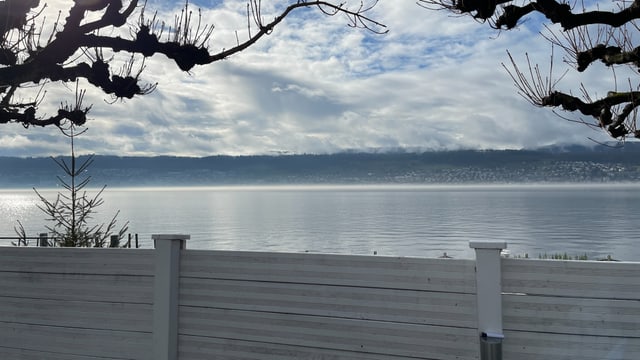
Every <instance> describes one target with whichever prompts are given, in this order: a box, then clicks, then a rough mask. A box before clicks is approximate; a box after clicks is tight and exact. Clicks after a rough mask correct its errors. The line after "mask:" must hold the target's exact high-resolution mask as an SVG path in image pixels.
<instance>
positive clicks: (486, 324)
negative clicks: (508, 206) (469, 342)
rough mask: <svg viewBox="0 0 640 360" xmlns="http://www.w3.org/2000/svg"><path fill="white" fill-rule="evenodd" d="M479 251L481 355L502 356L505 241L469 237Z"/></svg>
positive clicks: (484, 359)
mask: <svg viewBox="0 0 640 360" xmlns="http://www.w3.org/2000/svg"><path fill="white" fill-rule="evenodd" d="M469 247H471V248H472V249H475V251H476V297H477V306H478V332H479V333H480V359H481V360H500V359H502V339H503V338H504V335H503V333H502V274H501V269H500V252H501V251H502V250H503V249H506V248H507V243H506V242H504V241H470V242H469Z"/></svg>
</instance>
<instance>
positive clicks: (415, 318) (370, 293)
mask: <svg viewBox="0 0 640 360" xmlns="http://www.w3.org/2000/svg"><path fill="white" fill-rule="evenodd" d="M180 304H181V305H183V306H197V307H214V308H218V309H236V310H253V311H264V312H279V313H294V314H299V315H317V316H332V317H341V318H356V319H367V320H380V321H395V322H406V323H418V324H430V325H449V326H458V327H468V328H475V327H476V324H477V320H476V319H477V316H476V302H475V296H474V295H471V294H461V293H441V292H427V291H416V290H396V289H383V288H361V287H345V286H328V285H308V284H283V283H266V282H251V281H234V280H216V279H199V278H182V279H181V281H180Z"/></svg>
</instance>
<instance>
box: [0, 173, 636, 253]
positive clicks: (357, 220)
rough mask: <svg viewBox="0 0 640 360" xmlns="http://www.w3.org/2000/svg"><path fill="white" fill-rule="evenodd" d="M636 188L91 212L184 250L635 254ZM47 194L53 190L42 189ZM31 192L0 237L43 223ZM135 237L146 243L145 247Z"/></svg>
mask: <svg viewBox="0 0 640 360" xmlns="http://www.w3.org/2000/svg"><path fill="white" fill-rule="evenodd" d="M639 189H640V186H636V185H624V186H622V185H613V186H612V185H607V186H583V185H580V186H576V185H563V186H546V185H545V186H502V185H499V186H498V185H494V186H398V185H388V186H386V185H385V186H254V187H213V188H153V189H151V188H145V189H110V188H107V190H106V191H105V193H104V199H105V204H104V206H103V207H102V208H100V209H99V213H98V214H97V215H96V219H97V220H99V221H108V220H109V219H110V217H111V216H113V215H114V214H115V212H116V211H117V210H118V209H119V210H121V213H120V216H119V219H120V220H121V221H126V220H128V221H130V226H129V228H130V230H131V231H132V232H136V233H139V234H140V235H141V239H143V241H144V240H146V241H147V243H146V246H150V240H149V239H150V235H151V234H155V233H187V234H191V240H190V241H189V243H188V247H189V248H197V249H234V250H264V251H294V252H300V251H312V252H325V253H350V254H372V253H373V252H374V251H376V252H377V253H378V254H381V255H398V256H429V257H437V256H440V255H442V253H444V252H447V254H449V255H452V256H454V257H457V258H470V257H472V252H471V250H470V249H469V248H468V242H469V241H470V240H499V241H507V243H508V245H509V248H510V251H511V254H524V253H528V254H529V255H530V256H534V257H535V256H537V255H538V254H543V253H554V252H567V253H569V254H572V255H578V254H584V253H587V254H588V255H589V256H590V257H604V256H606V255H608V254H611V255H613V256H614V257H615V258H619V259H624V260H637V259H638V258H640V250H638V249H637V247H636V246H634V245H635V242H636V238H637V237H638V235H637V234H636V231H635V219H634V218H633V215H634V214H637V213H638V210H640V192H638V190H639ZM45 193H47V194H49V195H51V196H54V195H55V192H53V191H52V192H45ZM36 200H37V198H36V196H35V194H33V192H32V191H18V192H16V191H0V210H2V211H3V214H7V216H3V219H2V220H0V221H1V222H0V236H7V235H12V234H13V230H12V229H13V226H14V225H15V221H16V220H17V219H24V220H21V221H23V222H24V224H25V227H26V228H27V231H28V232H29V235H35V234H37V233H38V232H41V231H43V230H44V225H43V223H42V221H41V219H42V214H41V213H39V210H38V209H37V207H36V204H37V201H36ZM143 245H145V244H144V243H143Z"/></svg>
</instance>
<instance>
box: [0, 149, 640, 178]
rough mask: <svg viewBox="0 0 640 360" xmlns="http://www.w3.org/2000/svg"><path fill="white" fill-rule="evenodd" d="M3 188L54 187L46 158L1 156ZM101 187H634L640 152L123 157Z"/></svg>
mask: <svg viewBox="0 0 640 360" xmlns="http://www.w3.org/2000/svg"><path fill="white" fill-rule="evenodd" d="M0 168H1V169H2V172H1V173H0V187H3V188H8V187H21V188H24V187H26V188H28V187H32V186H36V187H54V186H56V175H60V171H59V169H58V168H57V166H56V165H55V164H54V163H53V161H52V160H51V159H49V158H14V157H0ZM89 174H90V175H91V176H92V179H93V180H92V184H93V185H95V186H100V185H103V184H107V185H109V186H111V187H113V186H192V185H200V186H205V185H230V184H285V183H294V184H302V183H308V184H322V183H340V184H343V183H429V184H432V183H523V182H524V183H527V182H614V181H620V182H635V181H639V180H640V146H635V145H633V144H627V145H626V146H625V147H623V148H610V147H603V146H600V147H597V148H594V149H592V148H586V147H571V148H559V147H554V148H546V149H541V150H535V151H532V150H503V151H498V150H491V151H472V150H464V151H448V152H425V153H403V152H394V153H355V152H354V153H340V154H333V155H280V156H238V157H233V156H211V157H203V158H187V157H170V156H159V157H118V156H96V157H95V162H94V164H93V165H92V166H91V167H90V168H89Z"/></svg>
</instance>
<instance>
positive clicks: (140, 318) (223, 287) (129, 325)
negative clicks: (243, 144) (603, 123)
mask: <svg viewBox="0 0 640 360" xmlns="http://www.w3.org/2000/svg"><path fill="white" fill-rule="evenodd" d="M185 239H186V237H184V236H154V240H155V243H156V249H131V250H128V249H126V250H125V249H116V248H113V249H74V248H71V249H70V248H37V247H4V248H0V288H2V289H3V290H2V292H0V358H6V359H18V360H20V359H54V360H57V359H65V360H66V359H71V360H80V359H82V360H89V359H98V358H99V359H112V360H116V359H140V360H176V359H180V360H191V359H194V360H195V359H256V360H263V359H266V360H270V359H273V360H276V359H277V360H280V359H284V360H287V359H289V360H293V359H339V360H364V359H372V360H400V359H462V360H464V359H479V358H481V357H482V356H483V354H484V355H486V352H482V351H481V348H482V347H483V346H485V349H486V346H487V342H486V338H482V337H481V334H482V333H486V334H489V336H490V337H491V336H493V337H496V339H498V340H499V341H497V342H496V343H497V344H499V345H500V346H499V347H498V348H501V351H502V353H503V354H504V358H507V359H525V360H526V359H548V358H553V359H576V358H580V359H594V360H595V359H630V360H631V359H637V358H638V354H640V277H639V276H638V273H639V272H640V263H619V262H616V263H611V262H591V261H586V262H583V261H559V260H525V259H505V258H500V256H499V253H500V247H501V245H500V244H498V243H475V242H472V244H471V245H472V247H474V248H475V249H476V259H475V260H458V259H421V258H394V257H383V256H349V255H328V254H291V253H269V252H239V251H201V250H187V249H185V248H184V247H185V246H184V244H185ZM502 336H504V339H503V340H501V339H500V338H501V337H502Z"/></svg>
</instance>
